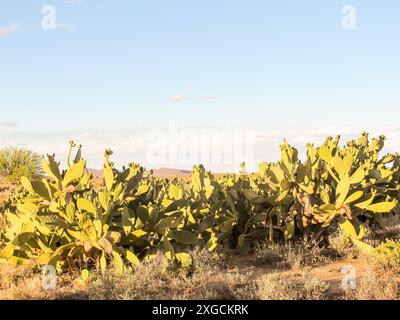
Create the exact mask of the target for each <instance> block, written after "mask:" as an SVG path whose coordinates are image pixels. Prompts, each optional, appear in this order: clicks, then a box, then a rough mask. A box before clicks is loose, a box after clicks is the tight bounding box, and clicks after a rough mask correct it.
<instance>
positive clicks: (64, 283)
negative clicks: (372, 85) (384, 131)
mask: <svg viewBox="0 0 400 320" xmlns="http://www.w3.org/2000/svg"><path fill="white" fill-rule="evenodd" d="M383 143H384V137H380V138H379V139H375V138H374V139H372V140H369V138H368V135H367V134H363V135H362V136H361V137H360V138H359V139H358V140H353V141H349V142H348V143H347V144H346V145H345V146H343V147H341V146H340V145H339V138H337V139H333V138H328V139H327V140H326V141H325V143H324V144H323V145H321V146H319V147H314V146H313V145H308V146H307V149H308V152H307V158H306V160H305V161H304V162H302V161H300V160H299V158H298V152H297V150H296V149H295V148H293V147H291V146H290V145H289V144H287V143H286V142H285V143H284V144H282V146H281V150H282V154H281V159H280V160H279V161H278V162H276V163H261V164H260V169H259V172H257V173H248V172H247V170H246V167H245V165H244V164H243V165H242V172H241V173H240V174H237V175H233V174H227V175H224V176H218V177H215V176H214V175H213V174H212V173H211V172H207V171H206V170H205V169H204V168H203V167H202V166H197V167H194V169H193V172H192V176H191V182H190V183H189V184H187V183H185V182H184V181H182V180H181V179H179V178H169V179H160V178H157V177H155V176H154V175H153V174H152V173H151V172H148V171H146V170H145V169H144V168H142V167H140V166H139V165H136V164H130V165H129V166H127V167H126V168H123V170H121V171H120V170H117V169H116V168H115V167H114V165H113V163H112V162H111V159H110V156H111V154H112V153H111V152H110V151H106V152H105V156H104V168H103V181H102V182H99V181H95V180H94V179H93V176H92V175H91V174H90V172H89V171H88V169H87V167H86V161H84V160H82V154H81V147H79V148H78V150H77V152H76V154H74V156H73V155H72V154H73V150H74V148H76V145H75V144H74V143H72V142H71V148H70V152H69V156H68V162H67V165H66V170H62V169H61V166H60V164H59V163H57V162H56V160H55V158H54V156H52V155H48V157H47V158H46V159H43V160H42V161H41V166H42V170H43V173H40V175H24V176H22V178H21V183H20V184H18V185H17V186H16V189H15V191H14V192H12V194H11V196H9V195H7V200H6V201H5V202H4V204H3V209H2V213H1V221H2V222H1V228H2V229H1V230H2V231H1V233H0V241H1V244H0V249H1V251H0V257H1V262H0V263H1V270H0V273H1V279H2V280H1V283H0V297H2V298H10V299H18V298H21V299H25V298H26V299H35V298H54V299H170V298H174V299H267V300H270V299H273V300H274V299H295V300H298V299H398V298H400V295H399V287H398V284H399V279H398V273H399V272H400V268H399V267H400V244H399V237H400V233H399V230H400V227H399V222H398V211H399V206H398V199H399V182H400V162H399V161H400V158H399V155H397V154H388V155H385V156H383V157H382V156H380V154H379V153H380V151H381V150H382V148H383ZM33 161H36V160H33ZM37 172H39V171H37ZM42 175H43V177H42ZM2 190H3V191H2V192H3V193H4V191H7V192H11V190H12V188H11V185H9V186H8V188H7V189H5V188H4V189H2ZM15 265H17V267H14V266H15ZM43 266H52V267H54V269H55V271H56V272H57V273H58V285H57V289H56V290H49V291H46V290H43V289H42V288H41V280H42V277H43V276H42V274H41V273H40V270H41V269H42V267H43ZM349 266H350V267H351V268H352V270H354V279H355V281H356V283H355V285H354V287H351V288H350V287H348V288H344V287H342V281H343V279H344V278H345V276H346V274H345V273H343V270H344V269H343V267H349Z"/></svg>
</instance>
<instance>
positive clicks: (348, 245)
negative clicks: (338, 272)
mask: <svg viewBox="0 0 400 320" xmlns="http://www.w3.org/2000/svg"><path fill="white" fill-rule="evenodd" d="M328 242H329V248H330V249H332V250H333V252H334V253H335V254H336V255H337V256H338V257H340V258H349V259H353V258H355V257H357V256H358V255H359V251H358V250H357V248H356V247H355V246H354V245H353V243H352V242H351V240H350V239H349V237H347V236H346V235H344V234H343V233H342V232H340V231H339V232H336V233H333V234H331V235H330V236H329V238H328Z"/></svg>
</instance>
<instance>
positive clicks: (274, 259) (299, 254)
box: [256, 240, 331, 270]
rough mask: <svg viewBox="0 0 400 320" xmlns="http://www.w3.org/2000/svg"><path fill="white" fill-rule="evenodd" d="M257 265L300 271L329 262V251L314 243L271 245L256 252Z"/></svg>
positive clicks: (301, 242)
mask: <svg viewBox="0 0 400 320" xmlns="http://www.w3.org/2000/svg"><path fill="white" fill-rule="evenodd" d="M256 257H257V261H258V263H266V264H270V265H275V266H280V267H290V268H291V269H292V270H302V269H303V268H305V267H312V266H316V265H320V264H322V263H327V262H329V261H331V255H330V253H329V251H328V250H327V249H326V248H325V247H322V246H321V245H320V243H318V242H315V241H307V240H303V241H299V242H288V243H283V244H281V243H279V244H278V243H272V244H267V245H265V246H263V247H261V248H260V249H259V250H257V252H256Z"/></svg>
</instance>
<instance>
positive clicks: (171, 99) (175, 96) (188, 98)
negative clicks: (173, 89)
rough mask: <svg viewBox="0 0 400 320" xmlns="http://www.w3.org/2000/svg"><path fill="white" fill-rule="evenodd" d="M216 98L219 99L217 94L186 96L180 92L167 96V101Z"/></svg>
mask: <svg viewBox="0 0 400 320" xmlns="http://www.w3.org/2000/svg"><path fill="white" fill-rule="evenodd" d="M216 99H219V96H203V97H186V96H184V95H182V94H180V93H178V94H176V95H174V96H172V97H169V98H168V100H169V101H173V102H182V101H187V100H216Z"/></svg>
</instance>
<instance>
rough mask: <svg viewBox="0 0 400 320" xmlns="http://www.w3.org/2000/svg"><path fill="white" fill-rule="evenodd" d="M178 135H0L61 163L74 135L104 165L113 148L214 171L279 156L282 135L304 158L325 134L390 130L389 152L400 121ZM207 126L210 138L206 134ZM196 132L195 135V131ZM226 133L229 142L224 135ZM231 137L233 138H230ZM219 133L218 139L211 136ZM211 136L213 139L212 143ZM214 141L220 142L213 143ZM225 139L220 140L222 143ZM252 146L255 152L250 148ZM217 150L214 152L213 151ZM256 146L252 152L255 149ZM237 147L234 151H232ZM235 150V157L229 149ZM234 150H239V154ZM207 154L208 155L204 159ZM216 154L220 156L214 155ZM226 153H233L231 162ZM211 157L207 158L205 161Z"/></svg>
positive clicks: (398, 137)
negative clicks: (189, 158) (309, 146)
mask: <svg viewBox="0 0 400 320" xmlns="http://www.w3.org/2000/svg"><path fill="white" fill-rule="evenodd" d="M4 124H7V126H12V125H16V124H15V123H13V122H6V121H2V122H0V126H4ZM177 130H178V131H177V136H176V135H175V131H174V130H172V132H170V131H169V129H167V128H165V129H157V130H155V131H157V132H158V133H157V134H156V135H154V136H150V135H149V133H150V132H151V131H154V130H151V129H150V128H149V130H135V131H129V132H111V131H110V132H96V131H86V132H64V133H55V132H43V133H32V132H22V131H15V130H9V131H7V130H5V132H4V133H2V134H1V135H0V146H14V147H24V148H28V149H32V150H34V151H35V152H38V153H42V154H44V153H53V152H54V153H56V155H57V158H58V159H59V160H60V161H61V163H62V164H64V163H65V156H66V154H67V150H68V141H69V140H71V139H72V140H75V141H76V142H77V143H80V144H82V145H83V154H84V157H85V159H86V160H88V166H89V167H91V168H96V169H101V167H102V160H103V159H102V156H103V152H104V150H105V149H112V150H113V151H114V155H113V156H112V159H113V161H114V162H115V164H116V166H117V167H119V168H120V167H121V166H122V165H126V164H128V163H129V162H137V163H140V164H141V165H143V166H145V167H147V168H158V167H170V168H179V169H190V168H191V165H192V164H196V163H204V164H205V165H206V167H207V168H208V169H210V170H213V171H216V172H223V171H236V170H238V169H239V168H240V167H239V165H240V162H241V161H242V160H243V161H246V164H247V167H248V169H249V170H257V167H258V164H259V163H260V162H261V161H276V160H278V159H279V157H280V148H279V145H280V144H281V143H282V142H283V139H287V141H288V143H290V144H291V145H292V146H294V147H295V148H297V149H298V150H299V153H300V155H299V156H300V158H301V159H304V157H305V154H306V144H307V143H315V144H316V145H319V144H321V143H323V141H324V140H325V139H326V137H327V136H336V135H337V134H340V135H341V136H342V139H341V143H342V144H344V143H345V142H346V141H348V140H350V139H356V138H358V137H359V135H360V134H361V132H362V131H364V130H366V131H368V132H369V133H370V137H371V138H372V137H378V136H379V135H381V134H384V135H386V137H387V140H386V143H385V148H384V150H383V152H382V154H384V153H386V152H398V151H400V126H397V125H393V126H382V127H372V128H360V127H345V126H343V127H340V126H330V127H321V128H318V127H314V128H306V129H301V128H293V129H289V130H286V131H284V130H281V131H277V130H268V129H266V130H254V133H255V134H254V135H247V134H246V130H247V129H243V130H241V129H236V128H230V129H226V130H227V134H228V135H225V133H224V132H225V131H224V130H225V129H217V128H215V129H199V128H196V129H194V128H192V129H191V128H188V127H180V126H177ZM235 130H239V133H240V132H242V134H241V135H236V134H235ZM203 131H205V135H206V138H207V139H203ZM192 136H193V137H194V139H192V138H191V137H192ZM225 137H228V140H227V142H226V143H225V141H224V140H222V139H224V138H225ZM229 137H232V138H233V139H232V140H229ZM211 138H215V139H216V140H211ZM209 142H210V144H208V143H209ZM215 142H216V143H215ZM221 143H222V144H221ZM215 146H217V147H216V148H214V147H215ZM149 148H153V149H154V150H159V153H160V154H161V155H164V154H165V157H166V159H167V160H166V161H165V162H163V161H153V160H152V159H151V158H149V157H148V154H149ZM246 148H249V149H248V150H250V151H251V152H246V150H247V149H246ZM185 150H186V151H187V152H191V151H193V153H192V154H193V161H191V162H190V163H189V162H188V161H186V160H185V161H186V162H183V161H181V160H179V159H178V158H177V152H178V154H182V152H184V151H185ZM204 150H205V151H207V150H208V151H207V152H209V155H210V157H203V155H204V154H202V152H203V151H204ZM214 150H215V152H214ZM252 150H253V151H254V152H253V151H252ZM232 152H233V153H232ZM230 153H232V157H230V156H229V154H230ZM236 154H237V155H238V156H236ZM204 158H206V159H208V160H204ZM214 159H216V160H214ZM225 159H228V160H229V159H232V160H229V161H228V162H226V161H225ZM207 161H208V162H207Z"/></svg>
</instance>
